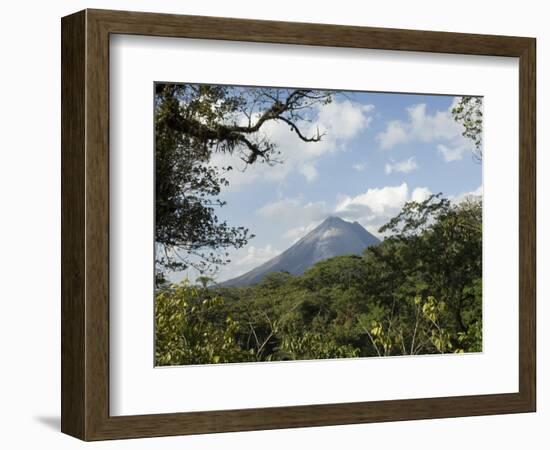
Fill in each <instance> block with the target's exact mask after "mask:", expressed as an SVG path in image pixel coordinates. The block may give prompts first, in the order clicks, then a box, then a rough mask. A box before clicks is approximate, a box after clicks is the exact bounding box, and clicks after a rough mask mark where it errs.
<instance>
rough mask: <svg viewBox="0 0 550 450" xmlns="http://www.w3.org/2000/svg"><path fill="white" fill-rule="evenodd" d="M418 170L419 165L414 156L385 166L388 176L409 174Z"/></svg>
mask: <svg viewBox="0 0 550 450" xmlns="http://www.w3.org/2000/svg"><path fill="white" fill-rule="evenodd" d="M416 169H418V164H417V163H416V160H415V159H414V156H411V157H410V158H409V159H405V160H403V161H398V162H391V163H387V164H386V166H385V172H386V173H387V174H390V173H394V172H400V173H409V172H412V171H413V170H416Z"/></svg>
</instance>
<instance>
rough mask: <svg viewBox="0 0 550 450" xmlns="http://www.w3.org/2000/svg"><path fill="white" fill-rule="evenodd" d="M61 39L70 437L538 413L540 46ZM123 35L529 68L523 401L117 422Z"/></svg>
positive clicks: (74, 23)
mask: <svg viewBox="0 0 550 450" xmlns="http://www.w3.org/2000/svg"><path fill="white" fill-rule="evenodd" d="M61 29H62V346H61V351H62V404H61V408H62V415H61V429H62V431H63V432H64V433H67V434H69V435H72V436H75V437H78V438H80V439H83V440H101V439H118V438H138V437H152V436H168V435H185V434H198V433H215V432H228V431H245V430H261V429H276V428H291V427H309V426H324V425H339V424H351V423H368V422H382V421H398V420H411V419H428V418H442V417H458V416H477V415H486V414H505V413H518V412H531V411H535V408H536V332H535V322H536V320H535V319H536V316H535V309H536V304H535V300H536V292H535V286H536V272H535V270H536V258H535V251H536V250H535V244H536V235H535V232H536V200H535V189H536V178H535V175H536V161H535V141H536V135H535V110H536V108H535V73H536V70H535V46H536V41H535V39H533V38H525V37H505V36H489V35H473V34H459V33H446V32H432V31H412V30H398V29H382V28H364V27H355V26H337V25H321V24H307V23H286V22H272V21H256V20H242V19H227V18H216V17H198V16H180V15H169V14H152V13H137V12H122V11H105V10H85V11H81V12H78V13H75V14H73V15H70V16H67V17H64V18H63V19H62V27H61ZM117 33H120V34H135V35H145V36H164V37H179V38H201V39H220V40H231V41H249V42H259V43H285V44H302V45H313V46H332V47H350V48H367V49H383V50H401V51H416V52H433V53H454V54H465V55H487V56H507V57H517V58H519V71H520V73H519V79H520V86H519V92H520V104H519V113H520V121H519V123H520V130H519V131H520V139H519V160H520V163H519V167H520V174H519V180H520V186H519V199H520V201H519V217H520V223H519V249H520V252H519V267H518V270H519V391H518V392H516V393H506V394H492V395H473V396H460V397H442V398H441V397H438V398H418V399H406V400H389V401H373V402H356V403H343V404H322V405H304V406H288V407H272V408H260V409H244V410H226V411H205V412H186V413H172V414H153V415H140V416H110V415H109V36H110V35H111V34H117Z"/></svg>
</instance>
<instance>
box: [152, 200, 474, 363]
mask: <svg viewBox="0 0 550 450" xmlns="http://www.w3.org/2000/svg"><path fill="white" fill-rule="evenodd" d="M481 217H482V208H481V201H480V200H479V199H476V198H470V199H467V200H465V201H463V202H461V203H459V204H453V203H452V202H450V201H449V200H448V199H445V198H442V197H441V196H437V195H433V196H431V197H430V198H429V199H427V200H426V201H424V202H421V203H417V202H409V203H407V204H406V205H405V206H404V208H403V210H402V211H401V213H400V214H399V215H398V216H396V217H395V218H393V219H392V220H391V221H390V222H388V223H387V224H386V225H384V227H382V230H381V231H391V235H390V236H389V237H387V238H386V239H385V240H384V241H383V242H382V243H381V244H379V245H377V246H374V247H369V248H367V249H366V251H365V253H364V254H363V255H362V256H340V257H335V258H331V259H328V260H325V261H321V262H319V263H317V264H316V265H315V266H313V267H311V268H310V269H309V270H308V271H306V272H305V273H304V274H303V275H301V276H292V275H290V274H288V273H284V272H279V273H272V274H270V275H269V276H267V277H266V278H265V279H264V280H263V281H262V282H261V283H259V284H257V285H253V286H244V287H234V288H226V287H216V285H215V284H214V283H213V282H212V281H211V280H210V279H209V278H208V277H203V278H199V279H198V280H197V283H195V284H194V285H190V284H189V283H187V282H183V283H180V284H177V285H171V286H164V287H161V288H159V289H158V290H157V295H156V354H155V360H156V364H157V365H186V364H209V363H229V362H250V361H283V360H304V359H329V358H348V357H369V356H396V355H418V354H442V353H462V352H480V351H481V350H482V281H481V276H482V266H481V261H482V258H481V251H482V227H481Z"/></svg>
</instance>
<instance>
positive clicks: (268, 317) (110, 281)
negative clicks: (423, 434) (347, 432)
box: [61, 10, 536, 440]
mask: <svg viewBox="0 0 550 450" xmlns="http://www.w3.org/2000/svg"><path fill="white" fill-rule="evenodd" d="M61 28H62V431H63V432H64V433H67V434H70V435H72V436H76V437H78V438H80V439H83V440H101V439H118V438H134V437H136V438H137V437H152V436H167V435H183V434H196V433H214V432H227V431H244V430H260V429H274V428H290V427H308V426H321V425H336V424H351V423H369V422H380V421H397V420H411V419H426V418H442V417H458V416H474V415H487V414H504V413H520V412H532V411H535V408H536V391H535V387H536V339H535V336H536V333H535V322H536V320H535V319H536V317H535V306H536V305H535V301H536V295H535V294H536V293H535V279H536V272H535V270H536V267H535V243H536V235H535V231H536V229H535V217H536V207H535V204H536V202H535V186H536V180H535V172H536V170H535V169H536V161H535V145H536V134H535V131H536V130H535V97H536V96H535V73H536V72H535V39H534V38H527V37H507V36H489V35H472V34H458V33H445V32H436V31H417V30H414V31H413V30H397V29H380V28H364V27H350V26H339V25H320V24H305V23H286V22H270V21H255V20H241V19H228V18H215V17H198V16H178V15H167V14H154V13H135V12H122V11H104V10H85V11H81V12H78V13H75V14H73V15H70V16H67V17H64V18H63V19H62V27H61Z"/></svg>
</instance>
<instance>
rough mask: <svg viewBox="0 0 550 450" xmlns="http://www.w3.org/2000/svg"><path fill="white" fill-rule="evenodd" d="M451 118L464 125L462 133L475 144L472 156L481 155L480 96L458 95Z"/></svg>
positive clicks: (481, 112)
mask: <svg viewBox="0 0 550 450" xmlns="http://www.w3.org/2000/svg"><path fill="white" fill-rule="evenodd" d="M451 113H452V115H453V119H454V120H455V121H456V122H458V123H459V124H461V125H462V126H463V127H464V131H463V132H462V135H463V136H464V137H466V138H468V139H470V140H471V141H472V142H473V143H474V145H475V151H474V158H475V159H477V160H478V161H481V158H482V156H483V150H482V147H483V141H482V139H483V134H482V129H483V100H482V98H481V97H469V96H464V97H459V100H458V102H457V103H456V104H455V105H454V107H453V109H452V111H451Z"/></svg>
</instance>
